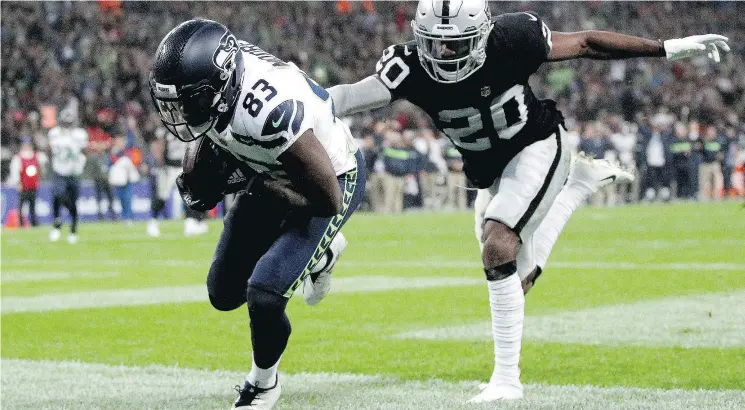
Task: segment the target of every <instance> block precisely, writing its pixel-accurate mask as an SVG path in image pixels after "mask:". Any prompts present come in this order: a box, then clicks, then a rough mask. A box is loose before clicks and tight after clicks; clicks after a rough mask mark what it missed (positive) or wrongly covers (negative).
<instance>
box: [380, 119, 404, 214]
mask: <svg viewBox="0 0 745 410" xmlns="http://www.w3.org/2000/svg"><path fill="white" fill-rule="evenodd" d="M384 137H385V148H383V153H382V156H383V158H382V159H383V167H384V168H383V169H384V171H383V174H382V175H381V177H382V178H381V179H382V181H383V204H384V207H383V211H384V212H387V213H400V212H402V211H403V209H404V188H405V186H406V176H407V175H409V174H411V162H412V153H411V151H410V150H409V149H408V148H407V146H406V144H405V142H404V137H403V135H401V133H400V132H398V131H394V130H388V131H387V132H386V133H385V134H384Z"/></svg>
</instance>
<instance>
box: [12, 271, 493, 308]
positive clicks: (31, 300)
mask: <svg viewBox="0 0 745 410" xmlns="http://www.w3.org/2000/svg"><path fill="white" fill-rule="evenodd" d="M482 283H483V280H481V278H462V277H442V276H439V277H438V276H427V277H395V276H355V277H342V278H335V279H334V280H333V281H332V282H331V292H332V293H360V292H379V291H387V290H406V289H427V288H439V287H451V286H469V285H480V284H482ZM207 300H208V298H207V287H206V285H188V286H166V287H158V288H145V289H115V290H97V291H87V292H72V293H54V294H45V295H38V296H4V297H3V298H2V313H3V314H6V313H17V312H44V311H51V310H65V309H86V308H105V307H114V306H141V305H157V304H165V303H184V302H201V301H207Z"/></svg>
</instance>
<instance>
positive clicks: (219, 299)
mask: <svg viewBox="0 0 745 410" xmlns="http://www.w3.org/2000/svg"><path fill="white" fill-rule="evenodd" d="M209 296H210V303H211V304H212V307H214V308H215V309H217V310H219V311H222V312H230V311H231V310H236V309H238V308H239V307H241V305H243V303H244V302H245V300H244V299H243V298H242V297H226V296H213V295H212V293H210V294H209Z"/></svg>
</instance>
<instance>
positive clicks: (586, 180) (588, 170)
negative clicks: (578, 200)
mask: <svg viewBox="0 0 745 410" xmlns="http://www.w3.org/2000/svg"><path fill="white" fill-rule="evenodd" d="M634 179H635V178H634V174H632V173H631V172H628V171H626V170H625V169H623V168H622V167H621V165H620V164H618V163H617V162H612V161H608V160H606V159H593V158H590V157H589V156H587V155H586V154H585V153H584V152H580V153H579V154H578V155H576V156H574V157H573V158H572V166H571V169H570V171H569V180H570V181H573V182H579V183H581V184H583V185H585V186H587V187H588V188H590V189H591V190H592V191H593V192H597V191H598V190H599V189H600V188H602V187H604V186H607V185H610V184H614V183H618V182H632V181H634Z"/></svg>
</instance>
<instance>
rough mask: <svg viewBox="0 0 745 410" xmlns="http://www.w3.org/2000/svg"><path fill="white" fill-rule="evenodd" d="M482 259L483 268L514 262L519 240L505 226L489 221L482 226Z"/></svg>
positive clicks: (518, 248)
mask: <svg viewBox="0 0 745 410" xmlns="http://www.w3.org/2000/svg"><path fill="white" fill-rule="evenodd" d="M483 235H484V236H483V238H482V239H483V244H484V247H483V251H482V259H483V262H484V267H485V268H491V267H495V266H498V265H502V264H504V263H507V262H514V261H515V260H516V259H517V252H518V250H520V238H519V237H518V236H517V234H515V232H514V231H513V230H512V229H510V227H508V226H507V225H505V224H503V223H501V222H498V221H494V220H489V221H487V222H486V225H485V226H484V234H483Z"/></svg>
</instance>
